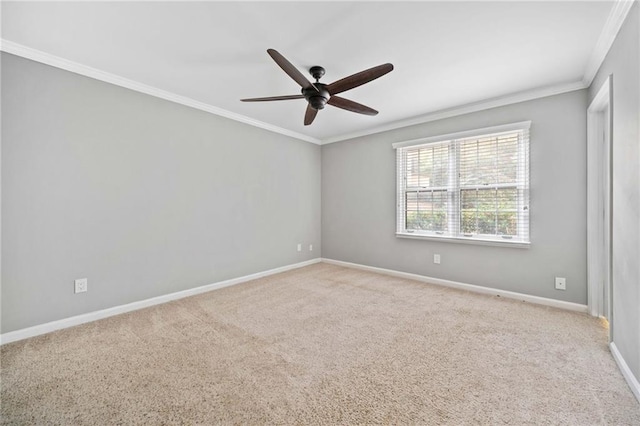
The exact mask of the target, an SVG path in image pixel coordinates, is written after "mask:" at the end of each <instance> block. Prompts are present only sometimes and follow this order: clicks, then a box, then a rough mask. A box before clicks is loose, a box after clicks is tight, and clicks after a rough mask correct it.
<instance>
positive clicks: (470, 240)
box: [396, 232, 531, 249]
mask: <svg viewBox="0 0 640 426" xmlns="http://www.w3.org/2000/svg"><path fill="white" fill-rule="evenodd" d="M396 237H397V238H408V239H412V240H428V241H439V242H441V243H456V244H475V245H481V246H495V247H512V248H524V249H527V248H529V247H531V243H530V242H522V241H500V240H489V239H480V238H465V237H440V236H437V235H424V234H414V233H408V232H396Z"/></svg>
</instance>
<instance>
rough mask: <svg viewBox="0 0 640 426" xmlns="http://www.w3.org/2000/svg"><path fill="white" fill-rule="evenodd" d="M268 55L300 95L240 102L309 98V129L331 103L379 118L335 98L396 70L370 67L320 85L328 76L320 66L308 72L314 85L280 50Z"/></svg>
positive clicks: (306, 119)
mask: <svg viewBox="0 0 640 426" xmlns="http://www.w3.org/2000/svg"><path fill="white" fill-rule="evenodd" d="M267 53H268V54H269V56H271V58H272V59H273V60H274V61H275V63H276V64H278V66H279V67H280V68H282V70H283V71H284V72H285V73H287V75H288V76H289V77H291V78H292V79H293V80H294V81H295V82H296V83H298V84H299V85H300V87H302V94H301V95H285V96H271V97H266V98H250V99H241V101H242V102H265V101H285V100H291V99H306V100H307V102H308V105H307V110H306V112H305V115H304V125H305V126H308V125H309V124H311V123H312V122H313V120H314V119H315V117H316V114H317V113H318V111H319V110H321V109H324V107H325V105H327V104H329V105H331V106H334V107H336V108H342V109H345V110H347V111H351V112H356V113H358V114H364V115H376V114H378V111H376V110H375V109H373V108H369V107H368V106H365V105H362V104H359V103H357V102H354V101H352V100H349V99H346V98H342V97H339V96H335V95H337V94H338V93H342V92H346V91H347V90H350V89H353V88H355V87H358V86H362V85H363V84H365V83H368V82H370V81H372V80H375V79H376V78H379V77H382V76H383V75H385V74H387V73H389V72H391V71H393V65H391V64H383V65H378V66H377V67H373V68H369V69H367V70H364V71H361V72H359V73H356V74H352V75H350V76H348V77H345V78H343V79H340V80H338V81H335V82H333V83H331V84H324V83H320V81H319V80H320V79H321V78H322V76H323V75H324V74H325V69H324V68H322V67H321V66H318V65H316V66H313V67H311V68H310V69H309V73H310V74H311V76H312V77H313V78H314V79H315V80H316V81H315V83H311V82H310V81H309V80H308V79H307V78H306V77H305V76H304V75H303V74H302V73H301V72H300V71H298V69H297V68H296V67H294V66H293V65H292V64H291V62H289V61H288V60H287V59H286V58H285V57H284V56H282V55H281V54H280V53H279V52H278V51H277V50H274V49H268V50H267Z"/></svg>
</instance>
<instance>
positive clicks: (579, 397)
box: [1, 264, 640, 425]
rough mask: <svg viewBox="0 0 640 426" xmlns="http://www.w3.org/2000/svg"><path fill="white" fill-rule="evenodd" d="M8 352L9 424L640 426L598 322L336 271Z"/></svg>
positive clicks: (294, 275)
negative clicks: (492, 425)
mask: <svg viewBox="0 0 640 426" xmlns="http://www.w3.org/2000/svg"><path fill="white" fill-rule="evenodd" d="M1 355H2V370H1V380H2V381H1V386H2V390H1V397H2V409H1V413H2V423H3V424H38V425H42V424H47V425H48V424H60V425H103V424H110V425H114V424H126V425H128V424H240V423H243V424H266V423H268V424H371V423H385V424H387V423H394V424H407V423H408V424H454V425H459V424H518V425H520V424H572V425H574V424H575V425H590V424H616V425H638V424H640V404H638V402H637V401H636V400H635V398H634V397H633V395H632V393H631V391H630V390H629V388H628V387H627V384H626V383H625V381H624V379H623V378H622V375H621V374H620V372H619V371H618V369H617V367H616V365H615V362H614V360H613V359H612V357H611V355H610V353H609V349H608V347H607V331H606V329H605V327H604V325H603V324H602V323H601V322H600V321H599V320H596V319H594V318H592V317H589V316H587V315H584V314H577V313H572V312H566V311H562V310H558V309H553V308H546V307H541V306H537V305H532V304H529V303H524V302H518V301H513V300H506V299H500V298H496V297H488V296H483V295H478V294H472V293H467V292H462V291H458V290H452V289H447V288H443V287H437V286H431V285H426V284H423V283H418V282H414V281H410V280H405V279H399V278H392V277H388V276H383V275H377V274H373V273H368V272H363V271H358V270H353V269H346V268H342V267H338V266H333V265H328V264H316V265H312V266H308V267H305V268H302V269H298V270H293V271H290V272H286V273H283V274H279V275H274V276H271V277H267V278H263V279H260V280H256V281H252V282H249V283H245V284H240V285H237V286H234V287H229V288H225V289H222V290H218V291H213V292H210V293H206V294H202V295H199V296H194V297H191V298H187V299H182V300H179V301H176V302H171V303H168V304H165V305H160V306H156V307H152V308H148V309H144V310H140V311H136V312H132V313H129V314H124V315H120V316H117V317H112V318H108V319H105V320H101V321H97V322H94V323H90V324H86V325H82V326H78V327H74V328H70V329H66V330H61V331H58V332H55V333H51V334H48V335H44V336H39V337H35V338H32V339H28V340H23V341H20V342H15V343H11V344H7V345H4V346H2V349H1Z"/></svg>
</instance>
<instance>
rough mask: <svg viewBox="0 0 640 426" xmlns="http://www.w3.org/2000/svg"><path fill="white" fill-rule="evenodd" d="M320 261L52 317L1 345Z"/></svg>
mask: <svg viewBox="0 0 640 426" xmlns="http://www.w3.org/2000/svg"><path fill="white" fill-rule="evenodd" d="M319 262H321V259H320V258H316V259H311V260H307V261H305V262H300V263H294V264H292V265H287V266H282V267H280V268H275V269H269V270H268V271H263V272H257V273H255V274H251V275H245V276H244V277H238V278H232V279H230V280H225V281H220V282H217V283H213V284H207V285H203V286H200V287H196V288H190V289H188V290H183V291H178V292H175V293H170V294H165V295H162V296H157V297H152V298H150V299H145V300H140V301H137V302H133V303H127V304H126V305H120V306H114V307H112V308H107V309H101V310H99V311H94V312H89V313H86V314H82V315H76V316H73V317H69V318H64V319H61V320H58V321H52V322H48V323H45V324H39V325H35V326H33V327H28V328H23V329H21V330H16V331H10V332H8V333H4V334H1V335H0V345H4V344H5V343H11V342H15V341H18V340H23V339H27V338H29V337H34V336H39V335H41V334H45V333H50V332H52V331H56V330H61V329H63V328H68V327H73V326H76V325H80V324H85V323H88V322H92V321H96V320H99V319H103V318H108V317H112V316H114V315H118V314H123V313H125V312H131V311H135V310H138V309H143V308H147V307H149V306H154V305H159V304H162V303H167V302H170V301H172V300H177V299H182V298H185V297H189V296H195V295H196V294H201V293H206V292H208V291H212V290H218V289H221V288H224V287H229V286H232V285H235V284H240V283H244V282H247V281H252V280H256V279H258V278H262V277H266V276H269V275H274V274H279V273H281V272H285V271H289V270H291V269H297V268H302V267H304V266H308V265H312V264H314V263H319Z"/></svg>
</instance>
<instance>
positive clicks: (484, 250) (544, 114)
mask: <svg viewBox="0 0 640 426" xmlns="http://www.w3.org/2000/svg"><path fill="white" fill-rule="evenodd" d="M586 100H587V93H586V90H580V91H575V92H571V93H566V94H562V95H557V96H552V97H546V98H542V99H537V100H533V101H528V102H522V103H518V104H514V105H509V106H505V107H500V108H494V109H490V110H485V111H481V112H476V113H472V114H467V115H463V116H458V117H453V118H449V119H444V120H439V121H434V122H430V123H425V124H421V125H416V126H411V127H405V128H402V129H397V130H393V131H389V132H385V133H381V134H376V135H372V136H366V137H360V138H357V139H353V140H349V141H344V142H338V143H334V144H329V145H324V146H322V253H323V257H325V258H329V259H336V260H342V261H347V262H354V263H359V264H363V265H370V266H376V267H381V268H388V269H393V270H398V271H404V272H410V273H416V274H421V275H426V276H430V277H435V278H442V279H448V280H453V281H459V282H464V283H469V284H476V285H481V286H488V287H494V288H498V289H503V290H510V291H516V292H520V293H526V294H531V295H536V296H543V297H548V298H553V299H559V300H565V301H569V302H575V303H581V304H586V302H587V290H586V214H585V208H586V106H587V104H586ZM524 120H532V124H531V218H530V219H531V241H532V244H531V247H530V248H528V249H519V248H504V247H492V246H480V245H470V244H458V243H450V242H434V241H418V240H410V239H404V238H396V237H395V234H394V233H395V223H396V221H395V215H396V202H395V197H396V163H395V151H394V150H393V149H392V147H391V144H392V143H393V142H400V141H405V140H411V139H417V138H421V137H428V136H435V135H440V134H447V133H453V132H459V131H462V130H469V129H476V128H482V127H488V126H494V125H499V124H505V123H513V122H518V121H524ZM435 253H439V254H440V255H441V261H442V263H441V264H440V265H435V264H434V263H433V254H435ZM555 276H561V277H566V278H567V290H566V291H559V290H555V288H554V277H555Z"/></svg>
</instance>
